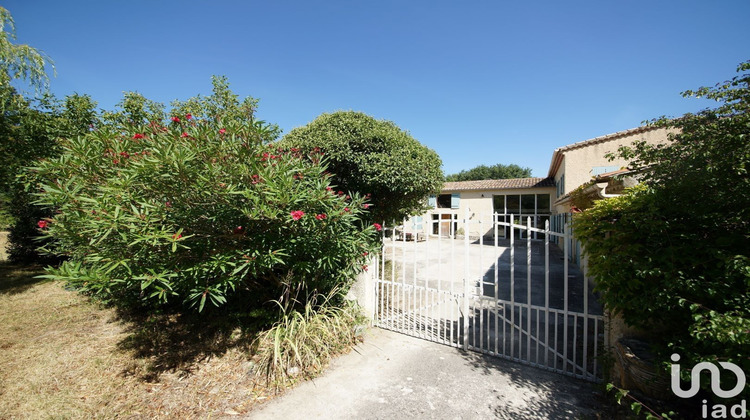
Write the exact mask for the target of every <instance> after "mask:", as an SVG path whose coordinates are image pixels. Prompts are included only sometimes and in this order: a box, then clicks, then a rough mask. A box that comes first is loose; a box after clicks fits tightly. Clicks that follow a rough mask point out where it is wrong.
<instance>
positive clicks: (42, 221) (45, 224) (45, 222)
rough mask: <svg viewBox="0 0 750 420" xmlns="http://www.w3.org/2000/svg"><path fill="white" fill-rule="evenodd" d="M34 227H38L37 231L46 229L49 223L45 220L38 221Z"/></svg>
mask: <svg viewBox="0 0 750 420" xmlns="http://www.w3.org/2000/svg"><path fill="white" fill-rule="evenodd" d="M36 225H37V226H39V229H44V228H46V227H47V225H49V223H47V221H46V220H40V221H38V222H36Z"/></svg>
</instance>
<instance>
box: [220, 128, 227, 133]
mask: <svg viewBox="0 0 750 420" xmlns="http://www.w3.org/2000/svg"><path fill="white" fill-rule="evenodd" d="M226 132H227V130H226V129H225V128H222V129H221V130H219V134H224V133H226Z"/></svg>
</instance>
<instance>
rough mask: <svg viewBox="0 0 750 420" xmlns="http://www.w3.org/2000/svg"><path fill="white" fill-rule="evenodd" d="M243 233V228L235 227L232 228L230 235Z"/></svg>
mask: <svg viewBox="0 0 750 420" xmlns="http://www.w3.org/2000/svg"><path fill="white" fill-rule="evenodd" d="M244 231H245V228H243V227H242V226H237V227H236V228H234V230H233V231H232V233H234V234H235V235H239V234H241V233H242V232H244Z"/></svg>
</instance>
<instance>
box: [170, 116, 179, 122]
mask: <svg viewBox="0 0 750 420" xmlns="http://www.w3.org/2000/svg"><path fill="white" fill-rule="evenodd" d="M172 122H180V119H179V118H178V117H172Z"/></svg>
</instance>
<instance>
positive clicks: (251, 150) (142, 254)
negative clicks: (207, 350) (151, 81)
mask: <svg viewBox="0 0 750 420" xmlns="http://www.w3.org/2000/svg"><path fill="white" fill-rule="evenodd" d="M216 103H219V104H220V105H219V106H218V107H214V106H213V104H216ZM249 104H254V101H253V100H247V101H244V102H242V103H240V102H239V101H238V100H237V99H236V95H234V94H233V93H231V91H229V90H228V86H227V84H226V82H225V80H224V79H215V80H214V93H213V95H211V96H209V97H207V98H193V99H191V100H189V101H186V102H185V103H176V104H175V105H176V106H175V110H180V109H183V108H182V107H190V109H191V110H192V112H194V114H190V113H185V114H182V113H177V112H178V111H173V113H172V116H171V117H170V119H169V121H168V122H165V121H162V120H151V121H150V122H146V121H145V118H147V117H154V116H158V115H161V111H160V110H159V109H158V107H155V106H154V104H153V103H150V102H147V101H145V100H143V98H142V97H138V96H135V95H126V98H125V101H124V102H123V103H122V105H121V106H122V108H123V109H122V110H121V111H120V112H121V113H122V114H124V117H122V116H117V115H115V114H109V115H107V116H106V119H107V120H108V121H110V123H108V124H104V125H102V126H100V127H97V129H95V130H93V131H91V132H89V133H87V134H86V135H85V136H82V137H76V138H70V139H64V140H63V141H61V149H62V154H61V155H60V157H58V158H56V159H49V160H46V161H43V162H41V163H40V164H39V165H38V166H36V167H34V168H32V169H31V170H32V173H33V175H34V177H35V178H36V179H38V180H40V184H39V188H41V189H40V192H39V193H38V194H37V197H38V201H37V202H38V204H40V205H43V206H46V207H47V208H54V209H57V213H56V214H55V215H54V217H51V218H49V219H43V220H39V221H38V223H39V229H40V231H41V232H42V233H43V234H44V235H45V236H46V237H49V238H53V239H54V242H53V243H52V244H50V246H48V247H47V250H48V251H49V252H52V253H54V254H56V255H60V256H64V257H66V258H68V260H67V261H66V262H64V263H63V264H62V265H61V266H60V267H59V268H50V269H49V270H48V273H49V274H48V277H51V278H58V279H64V280H67V281H69V282H70V283H71V284H72V285H74V286H75V287H78V288H80V289H82V290H83V291H85V292H88V293H91V294H93V295H96V296H98V297H100V298H102V299H104V300H110V301H115V302H118V303H136V302H137V303H139V304H151V305H163V304H167V303H169V302H174V301H175V300H176V301H178V302H184V303H185V304H187V305H189V306H192V307H195V308H197V309H198V310H199V311H200V310H203V309H204V306H205V304H206V303H207V302H210V303H211V304H212V305H215V306H220V305H223V304H224V303H226V302H227V300H228V299H230V298H232V297H236V296H240V295H241V294H245V295H247V294H248V293H249V294H251V295H252V296H254V297H255V298H254V299H252V300H253V301H257V300H258V299H257V297H258V296H259V295H260V296H264V297H265V296H278V294H276V293H278V291H279V290H280V288H281V282H282V280H283V279H287V278H288V279H290V280H289V281H290V282H292V283H293V284H294V285H299V284H304V285H305V287H307V288H308V289H309V290H316V289H317V290H318V291H320V292H321V293H325V292H327V291H329V290H332V289H333V288H334V287H344V286H346V285H347V284H348V282H349V281H350V279H352V278H353V277H354V275H355V274H356V273H357V272H359V271H360V270H361V269H362V265H361V261H362V260H363V255H365V254H366V253H367V252H368V251H369V250H370V249H369V247H370V243H371V238H372V237H373V236H374V235H373V233H374V227H373V226H364V225H363V223H362V221H361V219H362V217H363V215H364V214H365V213H366V210H365V207H366V202H365V201H366V200H365V199H364V198H363V197H360V196H357V195H352V196H349V195H346V194H344V193H343V192H341V193H337V192H336V191H335V190H332V188H331V187H330V181H329V175H328V174H327V173H326V167H325V162H324V161H323V160H322V159H321V157H320V155H319V154H318V153H309V154H303V153H301V152H300V151H298V150H296V149H289V150H282V149H277V148H276V147H273V146H271V145H269V144H268V141H269V140H271V139H273V138H274V136H275V134H276V132H277V128H276V127H275V126H274V125H271V124H267V123H265V122H263V121H260V120H257V119H256V118H255V116H254V113H253V108H252V107H251V106H248V105H249ZM261 300H262V299H261Z"/></svg>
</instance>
